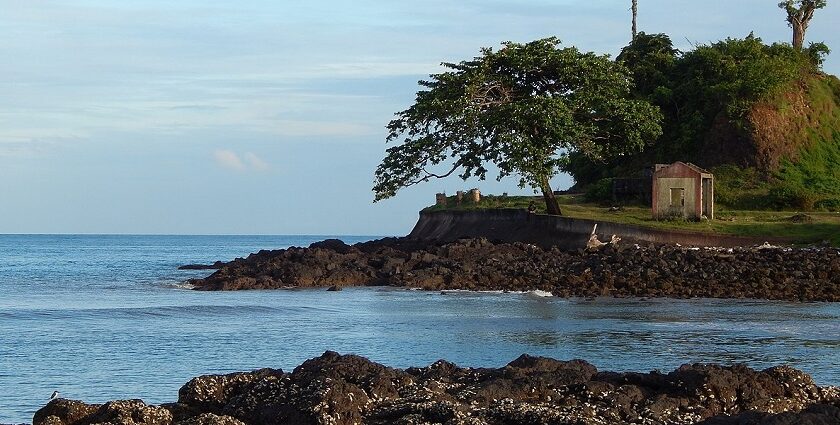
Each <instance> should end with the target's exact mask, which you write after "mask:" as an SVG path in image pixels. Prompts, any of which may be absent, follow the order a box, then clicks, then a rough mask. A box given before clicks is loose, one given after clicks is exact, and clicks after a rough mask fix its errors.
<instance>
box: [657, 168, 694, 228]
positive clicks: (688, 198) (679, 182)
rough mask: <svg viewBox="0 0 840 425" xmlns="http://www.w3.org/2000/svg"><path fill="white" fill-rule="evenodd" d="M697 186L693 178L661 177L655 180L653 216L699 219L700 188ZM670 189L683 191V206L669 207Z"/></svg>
mask: <svg viewBox="0 0 840 425" xmlns="http://www.w3.org/2000/svg"><path fill="white" fill-rule="evenodd" d="M698 186H699V185H698V184H697V179H696V178H694V177H662V178H659V179H656V184H655V185H654V194H653V197H654V199H656V202H655V203H654V211H653V214H654V216H656V217H663V218H664V217H674V216H678V217H692V218H699V217H700V215H699V214H697V210H698V208H697V207H698V202H699V200H700V196H699V194H700V190H699V189H700V188H699V187H698ZM672 188H683V189H685V205H679V202H678V203H677V206H672V205H671V189H672Z"/></svg>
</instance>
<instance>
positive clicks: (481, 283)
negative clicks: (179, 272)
mask: <svg viewBox="0 0 840 425" xmlns="http://www.w3.org/2000/svg"><path fill="white" fill-rule="evenodd" d="M189 283H191V284H193V285H194V286H195V288H196V289H198V290H238V289H276V288H290V287H304V288H305V287H324V288H329V287H333V288H334V289H339V288H341V287H345V286H396V287H410V288H421V289H426V290H446V289H466V290H509V291H531V290H542V291H548V292H551V293H552V294H553V295H555V296H560V297H596V296H618V297H671V298H693V297H704V298H755V299H777V300H797V301H835V302H836V301H840V251H838V250H837V249H836V248H816V247H815V248H774V247H763V248H734V249H697V248H682V247H677V246H638V245H626V246H621V245H620V246H618V247H613V246H607V247H605V248H604V249H601V250H599V251H595V252H589V251H583V250H581V251H577V252H568V251H562V250H559V249H556V248H553V249H542V248H539V247H537V246H534V245H529V244H525V243H493V242H490V241H488V240H487V239H462V240H458V241H455V242H452V243H448V244H430V243H427V242H421V241H416V240H410V239H405V238H390V239H382V240H378V241H371V242H364V243H359V244H355V245H352V246H350V245H346V244H344V243H343V242H341V241H339V240H326V241H322V242H317V243H314V244H312V245H311V246H310V247H308V248H297V247H292V248H288V249H281V250H274V251H260V252H258V253H255V254H251V255H249V256H248V257H247V258H240V259H236V260H234V261H232V262H229V263H226V264H225V265H224V266H223V267H222V268H221V269H219V270H218V271H216V272H215V273H213V274H212V275H210V276H209V277H207V278H205V279H193V280H190V281H189Z"/></svg>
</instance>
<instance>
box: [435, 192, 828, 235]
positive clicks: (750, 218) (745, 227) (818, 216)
mask: <svg viewBox="0 0 840 425" xmlns="http://www.w3.org/2000/svg"><path fill="white" fill-rule="evenodd" d="M559 199H560V201H561V207H562V210H563V214H564V215H565V216H567V217H572V218H586V219H592V220H599V221H605V222H615V223H624V224H634V225H638V226H643V227H651V228H657V229H676V230H688V231H695V232H711V233H722V234H730V235H741V236H775V237H789V238H792V239H793V240H794V241H795V242H796V243H800V244H809V243H819V242H822V241H825V240H827V241H829V242H831V244H832V245H834V246H840V213H831V212H818V213H808V217H810V219H811V222H810V223H798V222H794V221H793V220H792V217H793V216H794V215H796V214H797V212H795V211H726V210H720V211H718V212H717V213H716V214H717V218H716V219H715V220H712V221H701V222H693V221H656V220H654V219H653V218H652V216H651V210H650V208H646V207H641V206H637V207H624V210H623V211H618V212H611V211H609V209H608V208H605V207H603V206H599V205H596V204H590V203H585V202H583V201H582V197H578V196H575V195H564V196H560V197H559ZM532 200H533V201H534V202H535V204H536V206H537V212H538V213H543V212H544V211H545V204H544V203H543V200H542V197H530V196H485V197H483V198H482V200H481V202H479V203H478V204H476V203H472V202H469V201H467V200H466V199H465V200H464V201H463V202H462V203H461V205H456V201H455V197H454V196H452V197H449V198H448V200H447V205H448V206H447V207H441V206H432V207H428V208H426V209H425V210H424V211H442V210H480V209H492V208H521V209H525V208H527V207H528V204H529V203H530V202H531V201H532Z"/></svg>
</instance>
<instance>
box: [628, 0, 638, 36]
mask: <svg viewBox="0 0 840 425" xmlns="http://www.w3.org/2000/svg"><path fill="white" fill-rule="evenodd" d="M630 10H631V11H632V13H633V27H632V29H631V31H632V33H633V38H631V39H630V40H635V39H636V16H637V15H638V12H639V1H638V0H633V3H632V4H631V6H630Z"/></svg>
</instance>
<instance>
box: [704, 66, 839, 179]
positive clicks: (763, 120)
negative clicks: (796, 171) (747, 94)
mask: <svg viewBox="0 0 840 425" xmlns="http://www.w3.org/2000/svg"><path fill="white" fill-rule="evenodd" d="M826 149H828V150H829V151H832V152H839V153H840V80H838V79H837V77H835V76H833V75H817V76H810V77H808V78H806V79H804V80H801V81H797V82H796V83H793V84H791V85H789V86H788V87H787V88H786V89H785V90H781V91H779V92H778V93H775V94H773V95H771V96H768V97H767V98H765V99H764V100H761V101H758V102H756V103H754V104H753V105H752V106H751V107H750V108H749V109H748V111H747V112H746V114H745V116H744V117H743V118H742V120H740V121H738V120H733V119H731V118H729V117H728V116H727V115H726V114H725V113H724V112H723V111H721V112H720V113H718V114H717V116H716V117H715V119H714V120H713V122H712V123H711V125H710V126H709V128H708V130H707V132H706V136H705V138H704V141H703V143H702V145H701V146H700V147H699V150H698V151H697V152H695V153H694V155H695V158H693V162H696V163H697V164H700V165H702V166H704V167H708V168H712V167H716V166H720V165H725V164H731V165H736V166H739V167H755V168H757V169H759V170H760V171H761V172H762V173H764V174H765V175H772V174H774V173H777V172H779V171H781V170H783V169H784V168H785V167H791V166H793V167H801V166H802V165H801V162H802V161H803V160H804V159H805V160H807V159H808V158H810V157H812V156H813V154H812V153H813V152H814V151H822V150H826ZM829 160H831V158H828V157H825V156H823V157H821V158H820V159H819V160H817V161H823V162H824V161H829ZM811 162H813V161H811ZM813 165H815V164H806V165H805V166H806V167H811V166H813Z"/></svg>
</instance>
